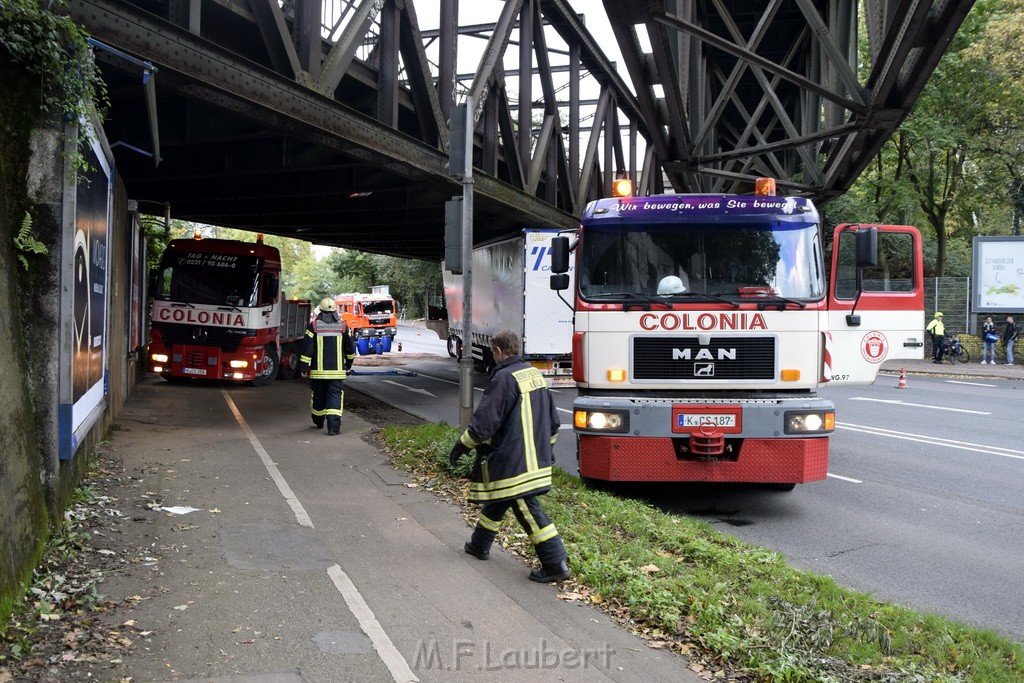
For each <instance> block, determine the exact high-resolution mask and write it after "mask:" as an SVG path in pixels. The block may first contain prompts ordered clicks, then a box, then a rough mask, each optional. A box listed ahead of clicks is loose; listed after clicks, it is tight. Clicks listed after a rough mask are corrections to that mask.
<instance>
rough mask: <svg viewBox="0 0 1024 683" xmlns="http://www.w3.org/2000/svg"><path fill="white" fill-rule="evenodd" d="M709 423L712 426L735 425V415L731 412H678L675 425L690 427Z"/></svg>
mask: <svg viewBox="0 0 1024 683" xmlns="http://www.w3.org/2000/svg"><path fill="white" fill-rule="evenodd" d="M704 425H711V426H713V427H735V426H736V416H735V415H733V414H731V413H679V414H677V415H676V426H677V427H682V428H684V429H691V428H697V427H702V426H704Z"/></svg>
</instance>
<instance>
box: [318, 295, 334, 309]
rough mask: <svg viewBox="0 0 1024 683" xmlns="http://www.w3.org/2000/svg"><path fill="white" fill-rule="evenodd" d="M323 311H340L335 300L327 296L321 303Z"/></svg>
mask: <svg viewBox="0 0 1024 683" xmlns="http://www.w3.org/2000/svg"><path fill="white" fill-rule="evenodd" d="M320 310H321V311H336V310H338V304H337V303H335V301H334V299H332V298H331V297H329V296H327V297H324V299H323V301H321V302H320Z"/></svg>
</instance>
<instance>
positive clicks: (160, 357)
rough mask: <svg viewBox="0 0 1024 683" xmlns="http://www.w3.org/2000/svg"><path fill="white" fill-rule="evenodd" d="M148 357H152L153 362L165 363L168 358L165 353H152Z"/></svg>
mask: <svg viewBox="0 0 1024 683" xmlns="http://www.w3.org/2000/svg"><path fill="white" fill-rule="evenodd" d="M150 358H152V359H153V362H154V363H166V362H167V360H168V358H167V354H166V353H154V354H153V355H152V356H150Z"/></svg>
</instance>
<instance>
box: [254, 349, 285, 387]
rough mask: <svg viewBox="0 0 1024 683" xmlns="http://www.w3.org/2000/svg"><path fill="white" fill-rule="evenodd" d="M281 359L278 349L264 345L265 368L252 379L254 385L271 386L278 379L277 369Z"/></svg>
mask: <svg viewBox="0 0 1024 683" xmlns="http://www.w3.org/2000/svg"><path fill="white" fill-rule="evenodd" d="M280 367H281V361H280V360H278V357H277V349H275V348H274V347H273V346H264V347H263V370H262V372H260V374H258V375H256V378H255V379H254V380H253V381H252V385H253V386H254V387H269V386H270V385H271V384H273V383H274V380H275V379H277V371H278V370H279V369H280Z"/></svg>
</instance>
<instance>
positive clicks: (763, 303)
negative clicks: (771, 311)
mask: <svg viewBox="0 0 1024 683" xmlns="http://www.w3.org/2000/svg"><path fill="white" fill-rule="evenodd" d="M786 304H793V305H794V306H799V307H800V308H807V304H806V303H805V302H803V301H798V300H796V299H790V298H787V297H784V296H777V295H774V294H773V295H772V296H759V297H757V308H758V310H761V311H763V310H764V309H766V308H768V307H769V306H772V307H777V308H778V309H779V310H780V311H784V310H786Z"/></svg>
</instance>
